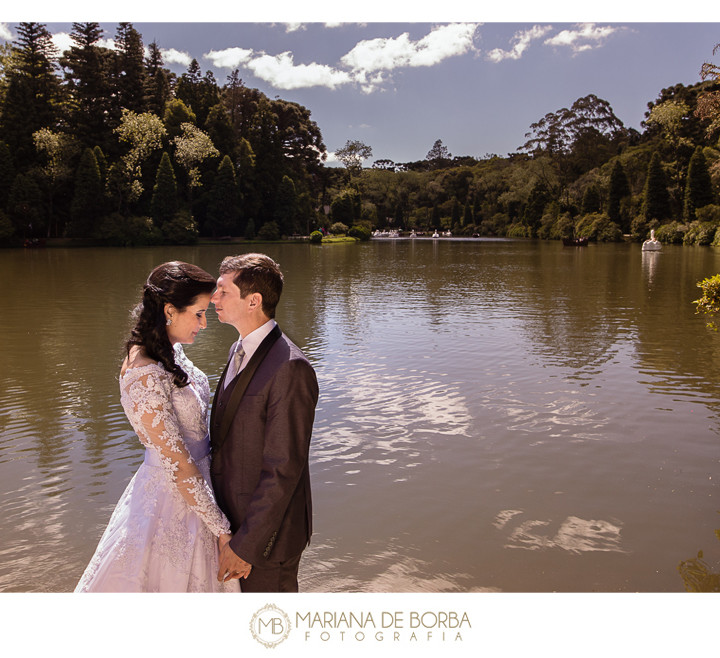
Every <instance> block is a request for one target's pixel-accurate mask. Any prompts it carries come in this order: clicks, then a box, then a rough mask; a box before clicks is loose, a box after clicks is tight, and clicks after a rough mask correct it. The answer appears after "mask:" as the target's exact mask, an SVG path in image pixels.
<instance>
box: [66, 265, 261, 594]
mask: <svg viewBox="0 0 720 658" xmlns="http://www.w3.org/2000/svg"><path fill="white" fill-rule="evenodd" d="M214 288H215V279H214V278H213V277H212V276H211V275H210V274H208V273H207V272H205V271H204V270H202V269H200V268H199V267H196V266H195V265H190V264H188V263H181V262H177V261H174V262H169V263H163V264H162V265H159V266H158V267H156V268H155V269H154V270H153V271H152V272H151V273H150V276H149V277H148V279H147V282H146V283H145V286H144V290H143V298H142V301H141V303H140V304H138V306H137V307H136V309H135V326H134V328H133V329H132V331H131V333H130V338H129V339H128V341H127V357H126V358H125V360H124V362H123V364H122V368H121V371H120V401H121V403H122V406H123V409H124V410H125V413H126V414H127V417H128V419H129V420H130V423H131V425H132V427H133V429H134V430H135V432H136V433H137V436H138V438H139V439H140V442H141V443H142V444H143V445H144V446H145V460H144V461H143V463H142V464H141V466H140V468H139V469H138V471H137V472H136V473H135V475H134V476H133V478H132V480H131V481H130V484H128V486H127V488H126V489H125V492H124V493H123V495H122V496H121V498H120V500H119V502H118V504H117V506H116V507H115V510H114V512H113V514H112V517H111V518H110V522H109V524H108V526H107V528H106V530H105V532H104V534H103V536H102V537H101V539H100V543H99V544H98V547H97V549H96V551H95V554H94V555H93V557H92V559H91V560H90V563H89V564H88V566H87V568H86V569H85V573H84V574H83V575H82V578H81V579H80V582H79V583H78V585H77V587H76V588H75V591H76V592H218V591H235V592H237V591H239V590H240V588H239V584H238V581H237V580H226V581H225V582H219V581H218V579H217V572H218V546H219V547H220V548H222V546H223V545H224V544H225V543H226V542H227V541H229V539H230V537H231V535H230V523H229V522H228V520H227V518H226V517H225V515H224V514H223V513H222V512H221V511H220V509H219V508H218V506H217V504H216V502H215V497H214V495H213V492H212V488H211V486H210V484H209V483H210V473H209V468H210V454H209V453H210V444H209V438H208V433H207V429H208V428H207V416H208V403H209V400H210V390H209V386H208V380H207V377H206V376H205V375H204V373H202V372H201V371H200V370H198V368H196V367H195V366H194V365H193V364H192V363H191V362H190V360H189V359H188V358H187V357H186V356H185V353H184V352H183V349H182V345H183V344H192V343H193V342H194V340H195V337H196V336H197V334H198V332H199V331H200V330H201V329H204V328H205V327H206V326H207V320H206V318H205V311H206V310H207V307H208V304H209V303H210V296H211V294H212V292H213V290H214ZM248 573H249V571H248ZM237 575H239V576H241V577H243V576H245V577H246V576H247V573H244V574H237ZM232 576H236V574H232Z"/></svg>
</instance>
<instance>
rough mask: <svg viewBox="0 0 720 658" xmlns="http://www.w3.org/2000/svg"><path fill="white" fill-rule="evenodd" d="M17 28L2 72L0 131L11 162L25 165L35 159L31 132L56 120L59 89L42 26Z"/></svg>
mask: <svg viewBox="0 0 720 658" xmlns="http://www.w3.org/2000/svg"><path fill="white" fill-rule="evenodd" d="M17 32H18V38H17V41H16V45H14V46H13V47H12V50H11V56H12V66H11V67H10V68H9V69H8V70H7V72H6V83H7V88H6V91H5V95H4V99H3V105H2V113H1V115H0V135H2V136H3V139H4V141H5V142H6V143H7V144H8V146H9V148H10V153H11V154H12V156H13V158H14V161H15V165H16V166H17V167H18V168H19V169H26V168H27V167H28V166H29V165H30V164H32V163H33V162H34V161H35V155H36V154H35V148H34V144H33V138H32V136H33V133H35V132H37V131H38V130H40V129H41V128H45V127H49V126H53V125H55V123H56V120H57V116H58V107H59V103H60V97H61V90H60V84H59V80H58V77H57V76H56V75H55V62H56V60H57V55H58V53H57V48H56V47H55V46H54V44H53V41H52V35H51V34H50V33H49V32H48V30H47V28H46V26H45V25H42V24H40V23H20V25H19V26H18V28H17Z"/></svg>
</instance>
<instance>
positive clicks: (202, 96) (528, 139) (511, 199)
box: [0, 22, 720, 245]
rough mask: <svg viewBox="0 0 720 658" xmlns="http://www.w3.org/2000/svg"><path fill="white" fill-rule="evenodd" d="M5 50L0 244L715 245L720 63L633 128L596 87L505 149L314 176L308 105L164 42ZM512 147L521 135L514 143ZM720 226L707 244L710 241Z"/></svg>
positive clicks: (95, 30)
mask: <svg viewBox="0 0 720 658" xmlns="http://www.w3.org/2000/svg"><path fill="white" fill-rule="evenodd" d="M16 31H17V34H18V37H17V39H16V40H15V41H14V42H13V43H12V44H7V45H5V46H2V47H0V244H3V245H21V244H23V243H25V241H27V240H33V239H34V240H41V239H46V238H70V239H75V240H77V241H78V242H80V243H83V242H89V243H92V244H114V245H142V244H158V243H163V242H166V243H181V244H182V243H192V242H195V241H196V240H197V239H198V238H199V237H207V238H216V239H220V238H226V237H228V236H234V237H245V238H248V239H253V238H259V239H266V240H274V239H281V238H285V237H293V236H300V235H304V236H306V235H309V234H310V233H312V232H313V231H316V230H317V229H321V228H322V229H328V230H330V231H331V232H349V233H350V234H351V235H356V236H359V237H368V236H369V235H370V231H371V230H374V229H376V228H380V229H384V228H392V229H397V230H401V231H402V230H417V231H429V230H435V229H440V230H445V231H447V230H450V231H452V232H453V234H455V235H484V236H509V237H528V238H543V239H559V238H563V237H570V236H583V237H588V238H590V239H591V240H598V241H615V240H623V239H628V238H629V239H634V240H643V239H645V238H646V237H647V236H648V233H649V231H650V229H655V230H656V235H657V237H658V238H659V239H660V240H662V241H664V242H675V243H685V244H713V243H714V242H715V243H716V244H718V245H720V231H716V229H717V227H718V226H720V205H718V204H717V203H716V202H717V201H718V199H720V197H719V196H718V192H719V191H720V188H719V187H718V184H719V183H720V150H718V134H719V131H720V70H719V69H718V68H717V67H716V66H714V65H712V64H704V65H702V67H700V66H699V70H700V73H701V77H702V80H703V81H702V82H700V83H698V84H695V85H692V86H685V85H682V84H677V85H675V86H674V87H669V88H667V89H663V90H661V92H660V94H659V96H658V98H657V99H655V100H654V101H650V102H648V105H647V112H646V114H645V120H644V122H643V124H642V132H638V131H637V130H634V129H631V128H627V127H625V126H624V125H623V123H622V121H621V120H620V119H618V117H617V116H615V114H614V112H613V109H612V107H611V106H610V104H609V103H608V102H607V101H605V100H603V99H601V98H598V97H597V96H595V95H592V94H591V95H588V96H586V97H583V98H579V99H577V100H576V101H575V102H574V103H573V104H572V105H571V106H570V107H569V108H561V109H559V110H557V111H556V112H552V113H549V114H547V115H545V116H544V117H542V118H540V119H539V120H538V121H537V122H536V123H534V124H532V125H531V126H530V127H529V129H528V132H527V134H526V135H525V136H524V140H525V142H524V144H522V145H521V146H519V147H518V149H517V151H516V152H515V153H512V154H508V155H506V156H498V155H485V156H483V157H474V156H469V155H467V156H454V157H453V155H452V154H451V153H449V152H448V149H447V148H446V147H445V146H444V145H443V143H442V140H440V139H437V140H436V141H435V142H434V144H433V145H432V147H431V148H430V150H429V151H428V154H427V157H426V158H425V159H424V160H420V161H417V162H406V163H395V162H392V161H390V160H376V161H375V162H374V163H373V165H372V166H371V167H363V163H364V162H365V161H367V160H369V159H371V157H372V148H371V146H368V145H366V144H363V143H362V142H358V141H348V142H347V143H346V144H345V146H344V147H343V148H342V149H340V150H338V151H337V153H336V155H337V156H338V159H339V160H340V161H341V162H342V164H343V165H344V167H329V166H326V165H325V164H324V162H325V160H326V148H325V145H324V144H323V140H322V134H321V131H320V128H319V127H318V126H317V124H316V123H315V122H314V121H313V120H312V119H311V112H310V110H308V109H307V108H305V107H303V106H302V105H299V104H297V103H293V102H290V101H285V100H281V99H279V98H277V97H276V98H275V99H271V98H269V97H267V96H266V95H265V94H263V93H262V92H261V91H259V90H257V89H253V88H249V87H247V86H246V85H245V83H244V82H243V80H242V79H241V78H240V75H239V72H238V71H237V70H235V71H233V72H232V73H231V74H230V75H229V76H228V77H227V79H226V80H225V81H223V82H218V81H217V80H216V79H215V77H214V76H213V74H212V72H210V71H207V72H205V73H204V74H203V72H202V71H201V69H200V66H199V64H198V62H197V61H196V60H193V61H192V63H191V64H190V66H189V67H188V70H187V71H186V72H185V73H183V74H182V75H180V76H177V75H175V74H174V73H172V72H171V71H170V70H169V69H167V68H166V67H165V66H164V62H163V58H162V54H161V50H160V47H159V46H158V44H157V43H151V44H149V45H148V46H147V47H146V46H145V45H144V44H143V40H142V35H141V34H140V33H139V32H138V31H137V30H136V29H135V28H134V27H133V25H132V24H131V23H119V24H118V26H117V29H116V33H115V35H114V48H106V47H102V46H101V45H99V44H100V43H101V39H102V38H103V31H102V29H101V28H100V26H99V24H97V23H74V24H73V28H72V32H71V39H72V43H73V45H72V46H71V47H70V48H69V49H68V50H66V51H65V52H62V53H60V52H57V49H56V48H55V46H54V44H53V42H52V38H51V35H50V34H49V32H48V30H47V28H46V26H45V25H43V24H41V23H32V22H28V23H20V24H19V25H18V26H17V29H16ZM518 141H522V139H520V140H518ZM716 233H717V238H716Z"/></svg>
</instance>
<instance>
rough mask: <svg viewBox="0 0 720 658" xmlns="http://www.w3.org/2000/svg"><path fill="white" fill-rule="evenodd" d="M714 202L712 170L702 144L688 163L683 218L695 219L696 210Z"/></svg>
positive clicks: (690, 220)
mask: <svg viewBox="0 0 720 658" xmlns="http://www.w3.org/2000/svg"><path fill="white" fill-rule="evenodd" d="M712 202H713V191H712V181H711V180H710V171H709V170H708V166H707V161H706V160H705V155H704V154H703V149H702V146H698V147H697V148H696V149H695V152H694V153H693V155H692V157H691V158H690V164H689V165H688V174H687V181H686V183H685V199H684V205H683V219H684V220H685V221H686V222H692V221H695V219H696V217H695V211H696V210H697V209H698V208H702V207H703V206H707V205H709V204H711V203H712Z"/></svg>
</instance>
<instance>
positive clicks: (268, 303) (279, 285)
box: [220, 254, 283, 318]
mask: <svg viewBox="0 0 720 658" xmlns="http://www.w3.org/2000/svg"><path fill="white" fill-rule="evenodd" d="M228 273H232V274H233V283H234V284H235V285H236V286H237V287H238V288H239V289H240V297H242V298H243V299H244V298H245V297H247V296H248V295H250V294H252V293H254V292H259V293H260V295H261V296H262V310H263V313H265V315H266V316H267V317H269V318H274V317H275V308H276V307H277V305H278V302H279V301H280V295H281V294H282V289H283V275H282V272H281V271H280V266H279V265H278V264H277V263H276V262H275V261H274V260H273V259H272V258H270V257H269V256H266V255H265V254H242V255H240V256H228V257H227V258H225V259H224V260H223V262H222V263H220V274H221V275H223V274H228Z"/></svg>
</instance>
